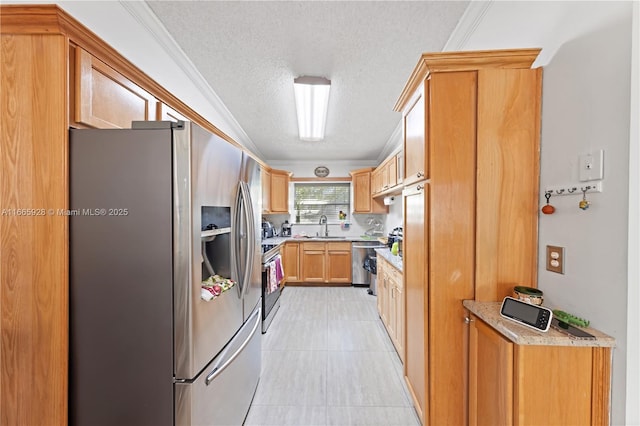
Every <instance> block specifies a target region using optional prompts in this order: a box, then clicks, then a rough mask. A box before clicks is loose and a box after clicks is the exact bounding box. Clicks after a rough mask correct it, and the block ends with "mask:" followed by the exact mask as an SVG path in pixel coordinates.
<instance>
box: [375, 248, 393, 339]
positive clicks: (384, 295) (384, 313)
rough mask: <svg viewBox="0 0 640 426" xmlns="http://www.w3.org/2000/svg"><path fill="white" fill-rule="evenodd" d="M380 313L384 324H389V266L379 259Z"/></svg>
mask: <svg viewBox="0 0 640 426" xmlns="http://www.w3.org/2000/svg"><path fill="white" fill-rule="evenodd" d="M377 270H378V313H379V314H380V319H381V320H382V323H383V324H384V325H385V327H386V326H387V324H389V291H390V290H389V280H388V279H387V265H386V262H385V261H384V260H381V258H378V266H377Z"/></svg>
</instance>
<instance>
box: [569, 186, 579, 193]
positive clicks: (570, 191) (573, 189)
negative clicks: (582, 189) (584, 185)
mask: <svg viewBox="0 0 640 426" xmlns="http://www.w3.org/2000/svg"><path fill="white" fill-rule="evenodd" d="M577 190H578V188H576V187H575V186H574V187H572V188H567V191H568V192H569V194H573V193H574V192H576V191H577Z"/></svg>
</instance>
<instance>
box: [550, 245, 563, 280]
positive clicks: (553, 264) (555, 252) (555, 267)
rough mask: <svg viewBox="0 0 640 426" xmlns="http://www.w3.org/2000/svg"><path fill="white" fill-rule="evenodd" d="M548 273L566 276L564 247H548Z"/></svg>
mask: <svg viewBox="0 0 640 426" xmlns="http://www.w3.org/2000/svg"><path fill="white" fill-rule="evenodd" d="M547 271H551V272H556V273H558V274H564V247H558V246H547Z"/></svg>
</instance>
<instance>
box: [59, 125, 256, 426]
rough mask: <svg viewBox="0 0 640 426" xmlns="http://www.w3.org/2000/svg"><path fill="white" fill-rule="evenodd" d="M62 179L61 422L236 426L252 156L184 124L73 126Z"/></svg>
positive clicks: (249, 252) (252, 273)
mask: <svg viewBox="0 0 640 426" xmlns="http://www.w3.org/2000/svg"><path fill="white" fill-rule="evenodd" d="M70 182H71V186H70V200H69V203H70V210H69V211H68V212H67V213H68V214H69V216H70V353H69V367H70V368H69V371H70V373H69V420H70V424H72V425H92V426H97V425H116V424H117V425H136V426H141V425H153V426H159V425H235V424H238V425H239V424H242V422H243V420H244V418H245V416H246V414H247V412H248V409H249V406H250V404H251V400H252V398H253V395H254V392H255V389H256V386H257V383H258V380H259V375H260V367H261V358H260V356H261V353H260V350H261V333H260V332H259V331H258V330H259V329H260V323H261V312H260V309H261V303H260V297H261V286H262V283H261V279H262V277H261V269H260V236H261V230H262V229H261V225H260V217H259V212H261V211H262V209H261V206H260V203H261V196H260V191H261V185H260V170H259V166H258V164H257V163H256V161H255V160H253V159H252V158H251V157H249V156H248V155H246V153H243V152H242V151H241V150H240V149H238V148H237V147H235V146H233V145H231V144H229V143H228V142H226V141H224V140H222V139H221V138H220V137H218V136H217V135H213V134H211V133H209V132H207V131H205V130H204V129H202V128H200V127H198V126H196V125H194V124H192V123H177V124H176V123H170V122H140V123H133V128H132V129H113V130H110V129H109V130H90V129H89V130H79V129H78V130H75V129H73V130H71V131H70ZM214 278H215V280H216V282H217V280H218V279H219V278H223V279H231V280H232V281H231V282H230V281H224V283H225V285H223V286H217V289H214V288H213V287H211V282H212V280H214ZM203 282H205V283H208V285H209V287H208V289H209V290H211V291H209V292H208V294H207V290H205V292H204V293H203V288H202V285H203ZM232 284H233V285H232ZM225 289H226V291H225ZM216 293H217V294H216ZM205 296H207V297H205Z"/></svg>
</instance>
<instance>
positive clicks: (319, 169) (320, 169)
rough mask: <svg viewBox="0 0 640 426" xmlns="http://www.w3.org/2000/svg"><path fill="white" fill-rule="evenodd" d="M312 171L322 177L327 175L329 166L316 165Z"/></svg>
mask: <svg viewBox="0 0 640 426" xmlns="http://www.w3.org/2000/svg"><path fill="white" fill-rule="evenodd" d="M313 173H314V174H315V175H316V176H318V177H320V178H324V177H327V176H329V168H328V167H325V166H318V167H316V169H315V170H314V171H313Z"/></svg>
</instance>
